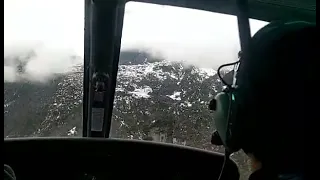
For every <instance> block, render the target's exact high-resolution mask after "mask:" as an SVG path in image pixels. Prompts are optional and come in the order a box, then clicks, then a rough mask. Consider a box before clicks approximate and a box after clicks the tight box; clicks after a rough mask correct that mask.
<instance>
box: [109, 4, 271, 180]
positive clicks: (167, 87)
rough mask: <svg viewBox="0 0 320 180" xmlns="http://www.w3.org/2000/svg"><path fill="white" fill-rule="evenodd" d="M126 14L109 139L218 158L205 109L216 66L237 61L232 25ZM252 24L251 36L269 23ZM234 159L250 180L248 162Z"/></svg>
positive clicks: (213, 90)
mask: <svg viewBox="0 0 320 180" xmlns="http://www.w3.org/2000/svg"><path fill="white" fill-rule="evenodd" d="M125 12H126V14H125V17H124V24H123V36H122V46H121V54H120V63H119V71H118V76H117V88H116V94H115V100H114V109H113V116H112V130H111V137H114V138H125V139H140V140H146V141H157V142H163V143H173V144H179V145H183V146H192V147H197V148H201V149H206V150H211V151H219V152H223V149H222V148H221V147H216V146H213V145H212V144H211V143H210V138H211V134H212V132H213V131H214V130H215V126H214V124H213V119H212V114H211V112H210V111H209V110H208V103H209V102H210V100H211V99H212V98H213V97H214V96H215V95H216V94H217V93H218V92H220V91H221V90H222V88H223V84H222V82H221V81H220V80H219V78H218V76H217V74H216V70H217V68H218V66H219V65H221V64H223V63H228V62H233V61H236V60H237V58H238V52H239V50H240V43H239V35H238V24H237V18H236V17H235V16H231V15H225V14H219V13H212V12H206V11H200V10H194V9H187V8H179V7H172V6H163V5H155V4H146V3H138V2H129V3H127V4H126V7H125ZM250 23H251V31H252V34H254V33H255V32H256V31H257V30H259V29H260V28H261V27H263V26H264V25H266V24H267V23H266V22H262V21H257V20H250ZM224 74H226V75H228V69H226V70H225V72H224ZM233 158H234V159H235V161H236V162H237V163H238V164H239V165H240V169H241V171H242V176H243V177H244V178H245V177H247V174H249V166H248V162H247V158H246V156H245V155H244V154H243V153H242V152H240V153H237V154H235V155H233Z"/></svg>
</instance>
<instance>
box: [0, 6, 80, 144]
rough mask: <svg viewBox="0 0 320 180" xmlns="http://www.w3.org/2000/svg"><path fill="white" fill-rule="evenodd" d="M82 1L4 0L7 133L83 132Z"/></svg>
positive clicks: (63, 134) (10, 136) (58, 134)
mask: <svg viewBox="0 0 320 180" xmlns="http://www.w3.org/2000/svg"><path fill="white" fill-rule="evenodd" d="M83 34H84V2H83V1H78V0H67V1H64V0H5V1H4V137H5V138H14V137H30V136H32V137H33V136H81V130H82V98H83V95H82V94H83V90H82V89H83V81H82V80H83Z"/></svg>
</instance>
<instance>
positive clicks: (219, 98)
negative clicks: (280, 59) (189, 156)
mask: <svg viewBox="0 0 320 180" xmlns="http://www.w3.org/2000/svg"><path fill="white" fill-rule="evenodd" d="M308 26H315V24H312V23H308V22H303V21H295V22H282V21H278V22H272V23H269V24H268V25H266V26H265V27H263V28H262V29H260V30H259V31H258V32H257V33H256V34H255V35H254V36H253V37H252V38H251V40H250V47H253V48H252V49H250V47H248V48H246V50H247V51H244V52H240V53H239V57H238V58H239V59H238V61H237V62H234V63H229V64H224V65H222V66H220V67H219V68H218V76H219V78H220V79H221V81H222V82H223V83H224V84H225V85H226V88H225V89H224V90H223V91H222V92H221V93H218V94H217V95H216V96H215V98H214V99H213V100H211V102H210V104H209V109H210V110H213V111H214V115H213V116H214V117H213V118H214V123H215V126H216V131H215V132H214V133H213V135H212V139H211V143H212V144H214V145H223V146H224V147H225V150H226V156H228V155H229V154H230V153H233V152H236V151H238V150H240V149H241V148H242V147H241V145H242V142H243V138H244V137H243V131H244V130H245V125H244V124H243V120H242V119H243V118H242V117H241V115H239V114H241V112H240V111H241V110H242V109H243V108H244V107H243V101H244V100H245V99H246V98H250V97H248V96H246V95H244V94H248V93H247V92H246V93H244V92H245V91H250V90H251V89H250V88H247V87H245V88H243V87H238V83H237V74H238V73H239V72H240V71H242V72H241V73H243V71H246V67H241V65H242V64H241V63H242V62H243V61H247V60H248V59H249V58H257V57H258V56H257V54H255V55H252V54H253V53H254V51H255V50H254V48H255V47H256V46H258V45H259V44H261V43H268V41H270V37H272V38H275V37H277V36H278V35H279V33H280V34H281V33H286V32H288V29H290V30H299V29H302V28H305V27H308ZM279 27H281V28H279ZM265 34H268V35H270V34H271V36H270V37H268V38H262V36H264V37H265ZM271 41H272V40H271ZM250 62H252V60H251V61H250ZM250 62H249V63H250ZM231 65H235V68H234V70H233V83H232V84H227V83H226V82H225V81H224V80H223V78H222V77H221V75H220V73H219V71H220V69H221V68H223V67H225V66H231ZM243 66H245V64H243ZM242 78H243V77H242ZM242 81H243V79H242ZM239 88H242V89H241V90H240V91H239ZM240 106H242V107H241V108H239V107H240Z"/></svg>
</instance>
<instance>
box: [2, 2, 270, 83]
mask: <svg viewBox="0 0 320 180" xmlns="http://www.w3.org/2000/svg"><path fill="white" fill-rule="evenodd" d="M251 23H252V24H251V25H252V29H253V31H257V30H258V29H259V28H260V27H262V26H263V25H264V24H265V23H264V22H259V21H251ZM83 33H84V2H83V1H80V0H4V56H5V57H9V56H12V55H18V56H23V55H25V54H26V52H30V50H34V52H35V54H36V56H34V57H33V58H31V59H29V60H28V62H27V66H26V73H25V74H23V75H21V74H17V73H16V72H15V70H16V69H17V68H16V62H15V61H13V62H8V60H7V62H5V63H6V64H5V67H4V69H5V81H15V80H18V79H21V77H20V76H23V78H22V79H28V80H36V81H45V80H46V79H48V78H50V77H52V76H53V75H54V74H56V73H64V72H66V71H68V69H69V68H70V66H73V65H74V64H75V63H82V61H81V59H80V60H77V61H75V60H72V59H70V56H72V55H77V56H80V57H83ZM238 39H239V38H238V29H237V20H236V17H234V16H229V15H221V14H216V13H211V12H205V11H199V10H191V9H186V8H178V7H168V6H160V5H151V4H142V3H135V2H129V3H127V6H126V15H125V19H124V29H123V37H122V49H123V50H125V49H132V48H134V49H142V50H143V49H146V50H148V51H151V52H153V53H155V54H161V55H162V56H163V57H165V58H166V59H168V60H172V61H182V60H183V61H185V62H186V63H189V64H194V65H197V66H200V67H206V68H208V67H209V68H210V67H213V68H216V67H217V66H218V65H219V64H221V63H224V62H228V61H234V60H236V58H237V52H238V50H239V40H238Z"/></svg>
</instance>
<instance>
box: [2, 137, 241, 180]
mask: <svg viewBox="0 0 320 180" xmlns="http://www.w3.org/2000/svg"><path fill="white" fill-rule="evenodd" d="M223 161H224V156H223V155H222V154H218V153H213V152H208V151H204V150H199V149H195V148H189V147H185V146H176V145H171V144H163V143H154V142H148V141H136V140H118V139H93V138H27V139H5V140H4V163H5V164H8V165H10V166H11V167H12V168H13V170H14V171H15V173H16V176H17V179H43V180H44V179H68V180H70V179H90V180H91V179H96V180H99V179H218V176H219V174H220V170H221V167H222V164H223ZM224 177H225V178H224V179H230V180H232V179H239V173H238V169H237V166H236V165H235V163H234V162H233V161H231V160H230V161H228V163H227V168H226V171H225V176H224Z"/></svg>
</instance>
